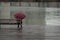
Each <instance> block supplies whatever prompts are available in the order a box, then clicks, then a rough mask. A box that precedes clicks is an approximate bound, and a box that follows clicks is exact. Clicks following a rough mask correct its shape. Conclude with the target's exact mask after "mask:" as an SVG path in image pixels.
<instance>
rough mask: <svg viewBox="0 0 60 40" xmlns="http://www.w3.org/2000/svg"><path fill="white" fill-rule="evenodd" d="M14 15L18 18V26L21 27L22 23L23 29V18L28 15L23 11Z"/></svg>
mask: <svg viewBox="0 0 60 40" xmlns="http://www.w3.org/2000/svg"><path fill="white" fill-rule="evenodd" d="M14 16H15V18H16V19H17V24H18V26H17V28H19V24H20V25H21V29H22V20H23V19H24V18H25V17H26V16H25V14H24V13H22V12H18V13H16V14H15V15H14Z"/></svg>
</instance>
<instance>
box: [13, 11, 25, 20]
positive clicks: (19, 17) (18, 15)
mask: <svg viewBox="0 0 60 40" xmlns="http://www.w3.org/2000/svg"><path fill="white" fill-rule="evenodd" d="M14 17H15V18H16V19H24V18H25V17H26V16H25V14H24V13H22V12H18V13H15V15H14Z"/></svg>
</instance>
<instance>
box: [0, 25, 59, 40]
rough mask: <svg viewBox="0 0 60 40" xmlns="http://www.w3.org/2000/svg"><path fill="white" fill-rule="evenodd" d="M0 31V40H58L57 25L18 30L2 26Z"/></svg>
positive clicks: (26, 27)
mask: <svg viewBox="0 0 60 40" xmlns="http://www.w3.org/2000/svg"><path fill="white" fill-rule="evenodd" d="M4 27H5V28H3V27H2V28H1V29H0V40H60V26H59V25H45V26H39V25H37V26H36V25H34V26H29V25H28V26H23V29H22V30H18V29H17V27H16V26H14V25H13V26H10V25H9V27H8V25H4Z"/></svg>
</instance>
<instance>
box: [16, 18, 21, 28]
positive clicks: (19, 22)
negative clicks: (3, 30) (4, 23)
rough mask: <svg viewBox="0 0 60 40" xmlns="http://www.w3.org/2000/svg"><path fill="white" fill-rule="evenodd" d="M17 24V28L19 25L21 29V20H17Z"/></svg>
mask: <svg viewBox="0 0 60 40" xmlns="http://www.w3.org/2000/svg"><path fill="white" fill-rule="evenodd" d="M17 24H18V26H17V28H19V25H21V28H22V19H19V20H17Z"/></svg>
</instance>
